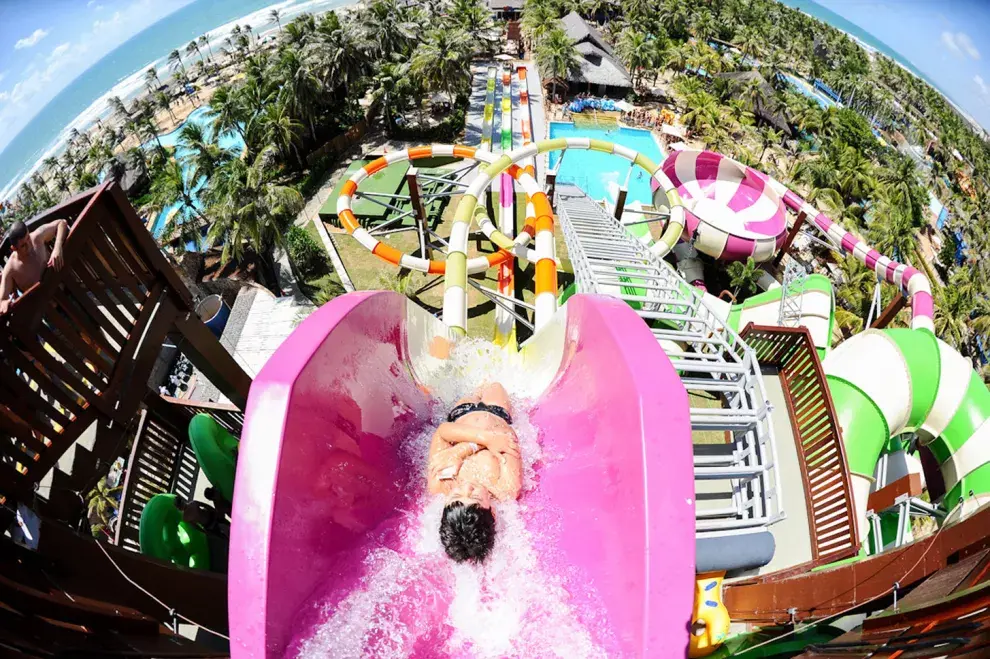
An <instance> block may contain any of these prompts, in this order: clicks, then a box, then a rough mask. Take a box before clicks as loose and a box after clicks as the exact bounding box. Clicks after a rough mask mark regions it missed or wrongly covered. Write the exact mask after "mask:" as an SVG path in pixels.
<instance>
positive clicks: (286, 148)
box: [260, 102, 306, 169]
mask: <svg viewBox="0 0 990 659" xmlns="http://www.w3.org/2000/svg"><path fill="white" fill-rule="evenodd" d="M260 125H261V127H262V130H263V131H264V136H265V141H266V142H267V143H268V144H272V145H274V146H275V148H276V149H277V150H278V153H279V155H280V156H281V157H282V160H283V161H286V160H288V159H289V154H292V156H293V157H294V158H295V160H296V162H297V163H299V168H300V169H302V168H304V167H305V166H306V163H305V162H304V161H303V159H302V156H301V155H300V153H299V142H300V139H301V136H302V128H303V126H302V124H301V123H299V122H298V121H296V120H295V119H293V118H292V116H291V115H290V114H289V112H288V111H287V109H286V105H285V103H284V102H283V103H272V104H271V105H269V106H267V107H266V108H265V110H264V112H262V115H261V122H260Z"/></svg>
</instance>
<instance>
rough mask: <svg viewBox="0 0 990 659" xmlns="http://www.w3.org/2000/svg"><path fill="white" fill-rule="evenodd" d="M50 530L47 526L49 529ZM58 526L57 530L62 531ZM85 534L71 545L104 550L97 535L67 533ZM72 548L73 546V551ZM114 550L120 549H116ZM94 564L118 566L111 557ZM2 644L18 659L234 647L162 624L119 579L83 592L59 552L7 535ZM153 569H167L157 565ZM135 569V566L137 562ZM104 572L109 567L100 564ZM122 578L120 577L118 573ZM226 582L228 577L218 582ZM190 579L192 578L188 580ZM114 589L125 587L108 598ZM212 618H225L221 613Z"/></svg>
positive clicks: (2, 563)
mask: <svg viewBox="0 0 990 659" xmlns="http://www.w3.org/2000/svg"><path fill="white" fill-rule="evenodd" d="M47 530H48V529H46V532H47ZM58 531H59V529H56V533H57V532H58ZM60 537H61V538H70V539H73V540H79V541H80V543H79V544H75V545H74V547H72V548H78V547H88V548H90V549H93V550H94V551H98V548H96V547H95V541H94V540H92V539H91V538H79V537H78V536H70V535H61V536H60ZM72 548H67V549H72ZM110 549H113V548H110ZM92 558H94V559H96V558H100V559H101V560H102V563H101V564H98V565H95V566H93V567H96V568H103V567H104V565H105V567H106V568H109V569H111V570H112V569H113V568H112V566H111V565H110V564H109V563H108V561H107V559H106V557H105V556H100V557H97V556H92ZM0 567H2V570H0V572H2V576H0V601H2V602H3V607H0V645H2V646H3V648H4V656H12V657H13V656H17V657H56V656H59V657H61V656H65V657H69V656H89V657H118V656H127V657H135V658H140V657H146V658H148V659H150V658H151V657H188V658H190V659H191V658H193V657H222V656H227V653H225V652H222V651H217V650H214V649H211V648H209V647H204V646H202V645H200V644H198V643H194V642H193V641H190V640H188V639H186V638H184V637H182V636H179V635H178V634H173V633H172V632H171V631H169V630H168V629H166V628H165V627H163V626H162V625H161V623H160V622H159V620H158V619H157V618H156V617H154V616H152V615H148V614H147V612H143V611H140V610H137V609H135V608H133V607H131V606H128V605H127V604H125V602H128V601H134V602H137V603H139V604H142V605H143V602H142V601H141V600H140V599H138V597H143V596H142V595H141V594H140V593H139V592H138V591H137V590H136V589H134V588H133V586H130V585H129V584H124V585H125V586H127V587H128V588H130V592H127V591H122V590H121V589H120V586H119V584H118V583H113V584H112V585H111V584H108V583H106V582H104V589H103V590H101V591H100V593H99V598H94V597H93V594H94V593H93V592H92V588H84V589H83V591H82V592H80V590H78V589H77V588H76V587H75V586H76V585H77V584H76V583H74V581H75V579H74V575H73V573H72V572H73V571H72V568H71V567H68V571H67V564H66V562H65V561H63V560H59V558H58V557H49V556H42V555H40V554H38V553H36V552H33V551H29V550H27V549H24V548H22V547H18V546H17V545H15V544H14V543H13V542H12V541H11V540H10V539H9V538H0ZM151 567H152V568H153V569H155V568H157V569H159V570H160V569H162V568H160V567H158V566H151ZM129 568H131V574H133V573H134V572H135V571H134V570H133V566H129ZM100 571H101V572H102V570H100ZM118 579H119V577H118ZM218 583H219V585H222V584H223V582H222V580H220V581H218ZM187 585H188V582H187ZM109 590H117V591H120V592H122V593H123V596H122V597H112V596H111V599H110V600H109V601H104V599H103V597H104V596H105V594H107V591H109ZM215 618H216V620H215V621H211V622H216V623H224V622H225V621H224V619H223V618H221V617H219V616H215Z"/></svg>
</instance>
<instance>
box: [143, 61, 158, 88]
mask: <svg viewBox="0 0 990 659" xmlns="http://www.w3.org/2000/svg"><path fill="white" fill-rule="evenodd" d="M144 82H145V85H147V86H148V91H154V90H155V89H158V88H159V87H161V86H162V81H161V80H159V79H158V71H156V70H155V67H153V66H152V67H150V68H148V70H147V71H145V72H144ZM151 83H155V84H154V86H152V85H151Z"/></svg>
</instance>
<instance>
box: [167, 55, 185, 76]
mask: <svg viewBox="0 0 990 659" xmlns="http://www.w3.org/2000/svg"><path fill="white" fill-rule="evenodd" d="M168 66H169V68H170V69H171V70H172V73H175V72H176V71H181V72H182V77H183V78H188V76H187V75H186V65H185V64H184V63H183V62H182V53H180V52H179V50H178V49H175V50H173V51H172V52H171V53H169V54H168Z"/></svg>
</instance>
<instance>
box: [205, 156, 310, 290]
mask: <svg viewBox="0 0 990 659" xmlns="http://www.w3.org/2000/svg"><path fill="white" fill-rule="evenodd" d="M276 156H277V150H276V148H275V147H271V146H270V147H267V148H265V149H264V150H262V151H261V153H259V154H258V155H257V157H255V158H254V159H253V160H252V161H250V162H248V161H245V160H242V159H240V158H234V159H233V160H230V161H228V162H226V163H224V164H223V165H222V166H221V167H219V168H218V169H217V171H216V172H215V173H214V175H213V176H212V177H211V178H210V181H209V183H208V184H207V188H206V192H205V193H204V198H205V199H206V202H207V207H208V209H209V210H208V212H209V214H210V217H211V218H212V219H213V222H212V224H211V225H210V228H209V231H208V233H207V240H208V241H209V243H210V244H222V245H223V250H222V253H221V260H222V261H223V262H224V263H226V262H227V261H229V260H230V259H231V258H234V259H237V260H241V259H243V257H244V253H245V248H247V247H250V248H251V249H253V250H254V252H255V253H256V254H257V255H258V257H259V258H260V260H261V262H262V265H263V267H264V270H265V271H266V279H267V285H268V286H269V288H270V289H271V290H272V292H273V293H275V294H276V295H281V293H282V292H281V289H280V288H279V285H278V278H277V274H276V269H275V255H274V251H275V248H276V247H281V246H283V244H284V236H285V234H286V233H287V229H288V226H289V224H290V223H291V222H292V220H293V218H294V217H295V215H296V214H297V213H299V212H300V211H301V210H302V208H303V204H304V202H303V198H302V196H301V195H300V194H299V192H298V191H296V190H295V189H294V188H292V187H289V186H285V185H281V184H279V183H278V181H277V178H276V176H277V174H276V173H275V172H276V168H275V167H274V166H273V164H274V162H275V158H276Z"/></svg>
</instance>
